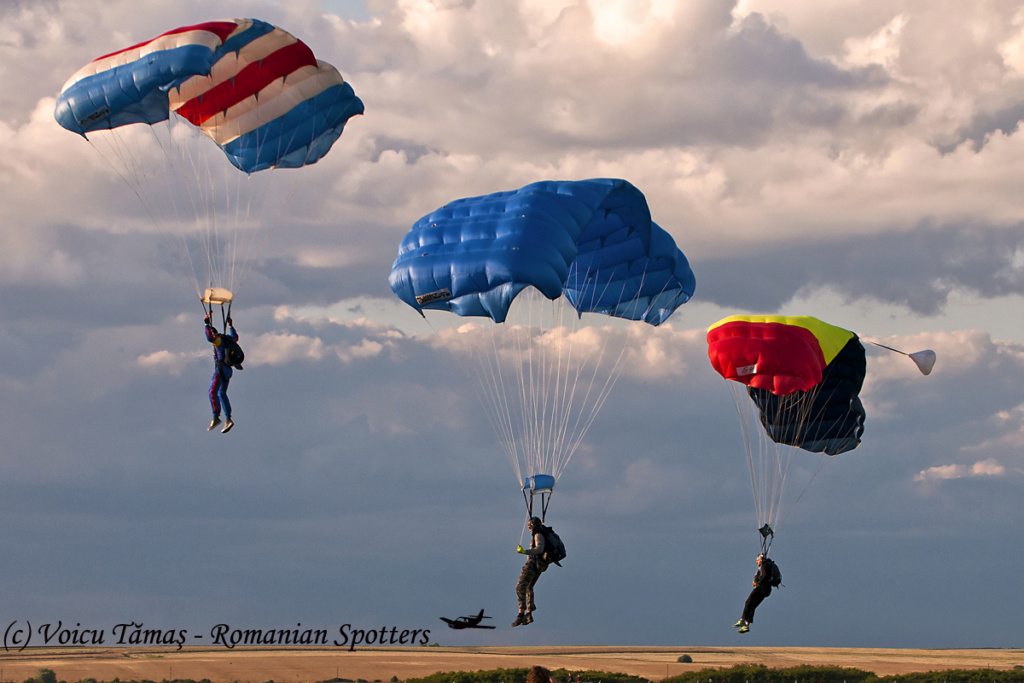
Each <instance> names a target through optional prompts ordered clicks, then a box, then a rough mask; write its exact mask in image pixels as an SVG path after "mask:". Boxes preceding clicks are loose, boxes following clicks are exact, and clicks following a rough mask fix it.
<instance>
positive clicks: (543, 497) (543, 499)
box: [523, 486, 554, 522]
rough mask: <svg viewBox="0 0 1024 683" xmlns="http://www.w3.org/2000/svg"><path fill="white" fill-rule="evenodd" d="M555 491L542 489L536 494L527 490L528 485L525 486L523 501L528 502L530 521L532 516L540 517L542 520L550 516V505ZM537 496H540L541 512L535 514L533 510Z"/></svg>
mask: <svg viewBox="0 0 1024 683" xmlns="http://www.w3.org/2000/svg"><path fill="white" fill-rule="evenodd" d="M553 493H554V491H541V492H540V493H537V494H535V493H534V492H533V491H529V492H527V490H526V487H525V486H524V487H523V501H524V502H525V503H526V520H527V521H529V520H530V517H540V521H542V522H544V521H546V519H547V516H548V505H550V504H551V495H552V494H553ZM536 496H540V514H539V515H535V514H534V512H533V499H534V497H536Z"/></svg>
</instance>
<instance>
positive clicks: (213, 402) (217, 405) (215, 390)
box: [203, 315, 238, 434]
mask: <svg viewBox="0 0 1024 683" xmlns="http://www.w3.org/2000/svg"><path fill="white" fill-rule="evenodd" d="M203 322H204V323H205V324H206V341H208V342H210V343H211V344H213V380H212V381H211V382H210V406H211V407H212V408H213V420H212V421H211V422H210V426H209V427H207V428H206V431H212V430H213V429H215V428H216V427H217V425H219V424H220V409H221V406H222V405H223V407H224V420H225V422H224V428H223V429H221V430H220V433H221V434H227V433H228V432H230V431H231V428H232V427H234V426H235V423H234V422H232V420H231V401H229V400H228V384H229V383H230V382H231V366H230V365H228V364H227V363H225V362H224V346H223V344H222V343H221V333H220V332H218V331H217V328H215V327H214V326H213V324H212V323H211V322H210V316H209V315H207V316H206V318H205V319H204V320H203ZM226 322H227V325H228V328H227V334H228V335H230V336H231V338H232V339H234V340H235V341H238V333H237V332H235V328H234V325H232V323H231V318H230V317H229V318H228V319H227V320H226Z"/></svg>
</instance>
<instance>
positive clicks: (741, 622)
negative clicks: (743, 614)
mask: <svg viewBox="0 0 1024 683" xmlns="http://www.w3.org/2000/svg"><path fill="white" fill-rule="evenodd" d="M746 625H747V622H746V621H745V620H743V619H740V620H739V621H737V622H736V623H735V624H733V625H732V627H733V628H743V627H744V626H746Z"/></svg>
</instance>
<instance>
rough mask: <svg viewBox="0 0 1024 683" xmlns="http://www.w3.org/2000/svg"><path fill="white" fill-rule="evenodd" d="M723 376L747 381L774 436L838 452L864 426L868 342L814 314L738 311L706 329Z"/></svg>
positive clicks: (710, 352)
mask: <svg viewBox="0 0 1024 683" xmlns="http://www.w3.org/2000/svg"><path fill="white" fill-rule="evenodd" d="M707 340H708V356H709V357H710V359H711V365H712V366H713V367H714V368H715V370H716V371H718V373H719V374H720V375H722V377H724V378H726V379H729V380H733V381H735V382H740V383H742V384H745V385H747V393H748V395H749V396H750V398H751V400H753V402H754V403H755V404H756V405H757V408H758V410H759V411H760V419H761V424H762V425H763V426H764V429H765V432H766V433H767V434H768V436H769V437H770V438H771V439H772V440H773V441H775V442H776V443H781V444H787V445H790V446H797V447H799V448H802V449H804V450H806V451H812V452H816V453H827V454H828V455H836V454H838V453H844V452H846V451H850V450H853V449H854V448H856V447H857V446H858V444H860V440H861V436H862V434H863V433H864V419H865V414H864V406H863V405H862V404H861V401H860V398H859V396H858V395H859V394H860V390H861V386H862V385H863V383H864V373H865V368H866V360H865V354H864V347H863V346H862V345H861V343H860V339H859V338H858V337H857V335H856V334H854V333H853V332H851V331H849V330H844V329H843V328H841V327H836V326H834V325H829V324H828V323H825V322H822V321H821V320H818V319H817V318H812V317H810V316H781V315H734V316H730V317H728V318H724V319H723V320H719V321H718V322H717V323H715V324H714V325H712V326H711V327H710V328H709V329H708V333H707Z"/></svg>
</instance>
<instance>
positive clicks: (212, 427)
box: [206, 415, 230, 432]
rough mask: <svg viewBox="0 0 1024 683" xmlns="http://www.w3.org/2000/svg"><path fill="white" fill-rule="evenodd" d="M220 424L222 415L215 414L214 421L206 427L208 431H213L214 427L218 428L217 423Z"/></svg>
mask: <svg viewBox="0 0 1024 683" xmlns="http://www.w3.org/2000/svg"><path fill="white" fill-rule="evenodd" d="M229 422H230V420H229ZM219 424H220V415H214V416H213V421H212V422H210V426H209V427H207V428H206V431H208V432H212V431H213V430H214V429H216V428H217V425H219Z"/></svg>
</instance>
